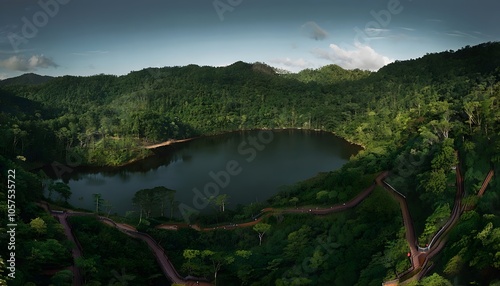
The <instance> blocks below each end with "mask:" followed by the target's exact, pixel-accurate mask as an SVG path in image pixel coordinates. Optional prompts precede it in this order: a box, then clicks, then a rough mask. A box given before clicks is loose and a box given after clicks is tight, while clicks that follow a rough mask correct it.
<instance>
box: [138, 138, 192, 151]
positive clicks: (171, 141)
mask: <svg viewBox="0 0 500 286" xmlns="http://www.w3.org/2000/svg"><path fill="white" fill-rule="evenodd" d="M196 138H198V137H193V138H187V139H179V140H176V139H171V140H168V141H165V142H162V143H158V144H154V145H149V146H146V147H144V148H146V149H155V148H158V147H163V146H168V145H172V144H175V143H182V142H188V141H191V140H194V139H196Z"/></svg>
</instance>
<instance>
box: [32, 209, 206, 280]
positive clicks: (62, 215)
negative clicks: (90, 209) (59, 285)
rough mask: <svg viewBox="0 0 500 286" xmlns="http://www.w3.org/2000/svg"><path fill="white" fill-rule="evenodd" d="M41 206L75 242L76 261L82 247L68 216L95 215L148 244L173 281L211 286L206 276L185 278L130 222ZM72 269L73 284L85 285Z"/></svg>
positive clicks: (74, 253) (74, 256) (169, 278)
mask: <svg viewBox="0 0 500 286" xmlns="http://www.w3.org/2000/svg"><path fill="white" fill-rule="evenodd" d="M39 205H40V206H41V207H43V208H44V209H45V210H46V211H48V212H50V213H51V214H52V215H53V216H54V217H56V218H57V219H58V220H59V221H60V222H61V224H62V226H63V228H64V233H65V234H66V236H67V237H68V239H69V240H70V241H72V242H73V243H74V244H75V247H74V248H73V249H72V255H73V259H74V261H76V259H77V258H79V257H81V256H82V252H83V250H82V247H81V245H80V243H79V242H78V240H77V239H76V238H75V236H74V234H73V232H72V230H71V226H70V225H69V224H68V221H67V218H68V216H94V217H96V218H98V219H99V220H100V221H102V222H103V223H105V224H107V225H110V226H112V227H115V228H116V229H118V230H119V231H121V232H122V233H125V234H126V235H128V236H131V237H133V238H137V239H140V240H142V241H144V242H146V244H147V245H148V247H149V248H150V249H151V251H152V252H153V254H154V256H155V257H156V260H157V262H158V265H159V266H160V268H161V269H162V271H163V273H164V275H165V277H166V278H167V279H168V280H170V281H171V282H172V283H180V284H184V285H186V286H194V285H202V286H211V285H212V284H210V283H209V282H208V281H207V280H206V279H204V278H198V277H192V276H190V277H189V278H187V277H186V278H184V277H182V276H180V275H179V273H178V272H177V270H176V269H175V267H174V266H173V264H172V263H171V262H170V260H169V259H168V257H167V255H166V253H165V250H164V249H163V248H162V247H161V246H160V245H159V244H158V243H157V242H156V241H155V240H154V239H153V238H152V237H151V236H150V235H148V234H146V233H142V232H139V231H137V230H136V229H135V228H134V227H133V226H131V225H128V224H123V223H117V222H115V221H113V220H112V219H109V218H106V217H102V216H97V215H95V214H93V213H85V212H73V211H70V210H65V211H54V210H51V209H50V207H49V206H48V204H47V203H46V202H42V203H39ZM71 271H72V272H73V285H74V286H81V285H84V280H83V276H82V274H81V272H80V270H79V269H78V267H76V266H75V265H73V266H72V267H71Z"/></svg>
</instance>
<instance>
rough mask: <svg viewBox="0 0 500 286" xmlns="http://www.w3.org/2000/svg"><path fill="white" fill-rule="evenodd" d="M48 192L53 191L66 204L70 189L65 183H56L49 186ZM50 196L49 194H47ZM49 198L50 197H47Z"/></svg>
mask: <svg viewBox="0 0 500 286" xmlns="http://www.w3.org/2000/svg"><path fill="white" fill-rule="evenodd" d="M49 190H51V191H55V192H56V193H58V194H59V196H60V197H61V198H62V199H64V202H66V203H67V202H68V200H69V198H70V197H71V194H72V193H71V189H70V187H69V186H68V185H66V184H65V183H61V182H57V183H55V184H51V185H50V186H49ZM49 194H51V193H49ZM49 197H50V195H49Z"/></svg>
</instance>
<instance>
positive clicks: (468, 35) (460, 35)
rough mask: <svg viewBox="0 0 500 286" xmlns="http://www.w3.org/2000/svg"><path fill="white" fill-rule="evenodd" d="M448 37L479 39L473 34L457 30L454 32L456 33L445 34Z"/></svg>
mask: <svg viewBox="0 0 500 286" xmlns="http://www.w3.org/2000/svg"><path fill="white" fill-rule="evenodd" d="M445 34H446V35H448V36H452V37H463V38H472V39H477V37H475V36H473V35H471V34H467V33H464V32H462V31H457V30H454V31H451V32H448V33H445Z"/></svg>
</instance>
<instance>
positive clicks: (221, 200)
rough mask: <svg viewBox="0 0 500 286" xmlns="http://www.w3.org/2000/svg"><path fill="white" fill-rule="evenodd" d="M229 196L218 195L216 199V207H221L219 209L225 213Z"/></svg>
mask: <svg viewBox="0 0 500 286" xmlns="http://www.w3.org/2000/svg"><path fill="white" fill-rule="evenodd" d="M228 199H229V196H228V195H227V194H222V195H218V196H217V197H216V198H215V205H217V206H219V209H220V210H221V211H222V212H224V211H225V207H226V204H227V201H228Z"/></svg>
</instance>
